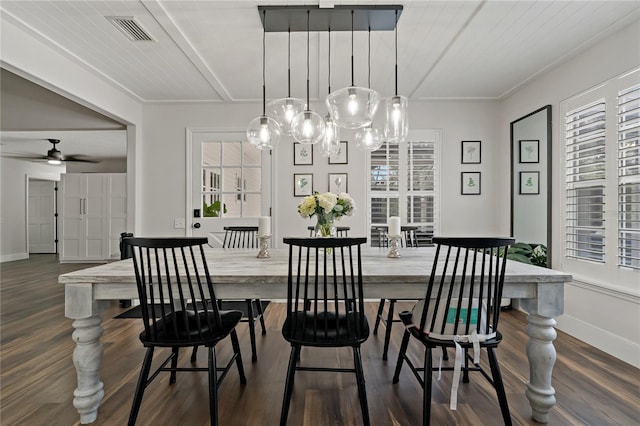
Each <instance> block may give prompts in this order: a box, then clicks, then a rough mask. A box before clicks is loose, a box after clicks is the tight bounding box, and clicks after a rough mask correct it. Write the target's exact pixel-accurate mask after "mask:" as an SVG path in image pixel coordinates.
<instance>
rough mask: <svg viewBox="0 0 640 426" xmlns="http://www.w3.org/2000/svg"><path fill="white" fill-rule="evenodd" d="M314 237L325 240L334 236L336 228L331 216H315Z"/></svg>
mask: <svg viewBox="0 0 640 426" xmlns="http://www.w3.org/2000/svg"><path fill="white" fill-rule="evenodd" d="M316 216H317V219H318V221H317V222H316V229H315V231H316V237H318V238H327V237H335V236H336V227H335V225H334V224H333V221H334V217H333V215H332V214H317V215H316Z"/></svg>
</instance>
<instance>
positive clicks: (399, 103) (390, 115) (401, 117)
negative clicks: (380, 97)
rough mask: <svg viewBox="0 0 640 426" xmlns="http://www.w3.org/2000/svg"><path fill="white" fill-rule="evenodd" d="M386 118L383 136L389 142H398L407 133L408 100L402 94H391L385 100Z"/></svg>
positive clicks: (405, 136)
mask: <svg viewBox="0 0 640 426" xmlns="http://www.w3.org/2000/svg"><path fill="white" fill-rule="evenodd" d="M385 115H386V120H385V123H384V137H385V138H386V139H387V141H389V142H393V143H400V142H404V141H406V140H407V136H408V135H409V101H408V100H407V98H406V97H404V96H398V95H396V96H392V97H390V98H387V100H386V102H385Z"/></svg>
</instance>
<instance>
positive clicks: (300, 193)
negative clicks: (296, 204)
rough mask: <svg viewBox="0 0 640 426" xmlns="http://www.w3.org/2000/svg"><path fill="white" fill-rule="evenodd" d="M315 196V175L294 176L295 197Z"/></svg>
mask: <svg viewBox="0 0 640 426" xmlns="http://www.w3.org/2000/svg"><path fill="white" fill-rule="evenodd" d="M311 194H313V173H294V174H293V196H294V197H306V196H307V195H311Z"/></svg>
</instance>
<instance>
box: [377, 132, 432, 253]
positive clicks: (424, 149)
mask: <svg viewBox="0 0 640 426" xmlns="http://www.w3.org/2000/svg"><path fill="white" fill-rule="evenodd" d="M439 141H440V133H439V132H436V131H425V132H424V135H423V137H411V136H410V137H409V140H408V141H407V142H404V143H400V144H389V143H385V144H384V145H383V146H382V147H381V148H380V149H378V150H376V151H373V152H372V153H371V161H370V187H369V204H370V209H371V223H370V224H371V241H372V244H374V245H375V244H376V243H377V241H378V237H379V234H378V231H377V230H376V227H377V226H386V224H387V219H388V218H389V217H390V216H399V217H400V218H401V221H402V224H403V225H414V226H418V227H419V229H420V231H419V232H418V239H419V242H420V243H426V242H427V241H429V240H430V239H431V236H433V233H434V229H435V227H436V226H435V225H436V219H437V217H436V212H437V208H436V207H437V202H438V199H437V196H436V183H437V173H436V172H437V149H438V145H439Z"/></svg>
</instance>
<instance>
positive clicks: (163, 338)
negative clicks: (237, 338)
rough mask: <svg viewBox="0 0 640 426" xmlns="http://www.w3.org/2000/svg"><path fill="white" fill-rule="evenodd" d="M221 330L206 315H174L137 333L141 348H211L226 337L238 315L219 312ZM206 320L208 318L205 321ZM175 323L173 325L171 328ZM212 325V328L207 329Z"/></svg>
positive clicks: (180, 313) (183, 312) (200, 313)
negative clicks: (189, 346) (180, 346)
mask: <svg viewBox="0 0 640 426" xmlns="http://www.w3.org/2000/svg"><path fill="white" fill-rule="evenodd" d="M219 312H220V319H221V320H222V325H221V327H219V328H217V327H215V321H214V314H213V313H207V312H199V313H196V312H194V311H178V312H175V313H171V314H169V315H167V316H165V317H164V318H162V319H160V320H158V321H157V323H156V327H157V328H156V329H153V328H152V329H150V330H149V334H150V335H151V336H149V337H150V338H147V332H146V331H143V332H142V333H140V341H142V343H143V344H144V345H145V346H159V347H173V346H175V345H201V346H214V345H215V344H216V343H218V342H219V341H220V340H222V339H224V338H225V337H227V336H228V335H229V333H230V332H231V330H233V329H234V328H235V327H236V325H238V323H239V322H240V319H241V318H242V315H243V314H242V312H240V311H219ZM207 317H209V318H208V319H207ZM174 322H175V324H174ZM207 324H212V325H214V327H211V328H210V327H208V325H207Z"/></svg>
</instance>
